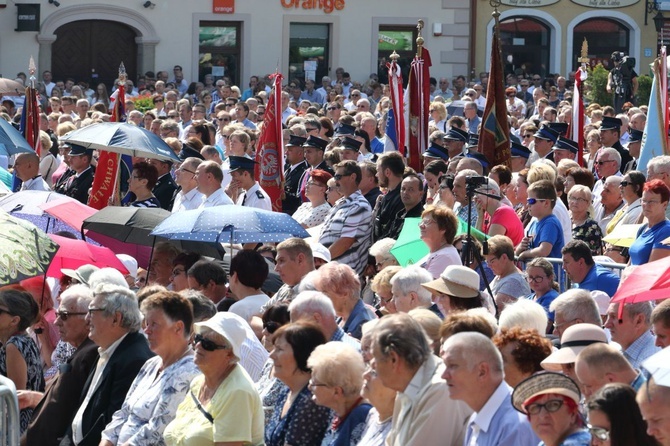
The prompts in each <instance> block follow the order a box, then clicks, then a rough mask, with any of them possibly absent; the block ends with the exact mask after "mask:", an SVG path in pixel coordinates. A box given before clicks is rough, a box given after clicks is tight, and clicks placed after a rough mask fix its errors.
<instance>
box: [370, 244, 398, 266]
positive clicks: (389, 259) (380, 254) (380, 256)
mask: <svg viewBox="0 0 670 446" xmlns="http://www.w3.org/2000/svg"><path fill="white" fill-rule="evenodd" d="M395 242H396V241H395V240H394V239H392V238H388V237H387V238H383V239H381V240H377V241H376V242H375V243H374V244H373V245H372V246H370V255H371V256H373V257H374V258H375V268H376V270H377V272H379V271H381V270H383V269H384V268H386V267H387V266H393V265H397V264H398V260H397V259H396V258H395V257H394V256H393V254H391V249H392V248H393V245H395Z"/></svg>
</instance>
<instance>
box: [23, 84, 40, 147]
mask: <svg viewBox="0 0 670 446" xmlns="http://www.w3.org/2000/svg"><path fill="white" fill-rule="evenodd" d="M19 128H20V131H21V134H22V135H23V137H24V138H25V139H26V141H28V144H30V147H32V148H33V149H35V153H37V156H40V157H41V155H42V144H41V143H40V107H39V105H38V103H37V90H35V89H34V88H32V87H27V88H26V97H25V101H24V104H23V111H22V112H21V124H20V125H19Z"/></svg>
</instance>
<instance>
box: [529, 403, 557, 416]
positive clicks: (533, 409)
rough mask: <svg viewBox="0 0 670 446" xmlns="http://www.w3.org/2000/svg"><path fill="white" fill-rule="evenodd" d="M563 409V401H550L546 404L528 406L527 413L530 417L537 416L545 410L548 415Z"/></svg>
mask: <svg viewBox="0 0 670 446" xmlns="http://www.w3.org/2000/svg"><path fill="white" fill-rule="evenodd" d="M561 407H563V400H549V401H547V402H546V403H544V404H540V403H533V404H529V405H527V406H526V412H528V414H530V415H537V414H539V413H540V411H541V410H542V408H544V409H545V410H546V411H547V412H548V413H554V412H556V411H558V410H559V409H560V408H561Z"/></svg>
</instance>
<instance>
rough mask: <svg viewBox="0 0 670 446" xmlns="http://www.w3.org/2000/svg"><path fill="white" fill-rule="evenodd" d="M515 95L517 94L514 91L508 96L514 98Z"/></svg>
mask: <svg viewBox="0 0 670 446" xmlns="http://www.w3.org/2000/svg"><path fill="white" fill-rule="evenodd" d="M514 96H516V95H515V94H514V93H510V94H508V95H507V97H508V98H513V97H514Z"/></svg>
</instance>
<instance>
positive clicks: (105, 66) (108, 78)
mask: <svg viewBox="0 0 670 446" xmlns="http://www.w3.org/2000/svg"><path fill="white" fill-rule="evenodd" d="M136 37H137V34H136V33H135V31H134V30H133V29H132V28H130V27H128V26H126V25H124V24H122V23H118V22H110V21H106V20H83V21H78V22H71V23H68V24H67V25H63V26H61V27H60V28H58V29H57V30H56V41H55V42H54V43H53V45H52V49H51V71H52V73H53V77H54V79H55V80H56V79H57V80H65V79H66V78H68V77H71V78H73V79H74V80H75V81H77V82H78V81H86V82H88V83H89V84H90V85H91V88H95V85H96V84H98V83H101V82H102V83H104V84H106V85H107V88H108V89H110V87H111V86H112V84H113V83H114V79H116V78H117V77H118V74H119V65H120V64H121V62H123V64H124V65H125V67H126V73H127V74H128V79H131V80H135V79H137V44H136V43H135V38H136ZM110 91H111V90H110Z"/></svg>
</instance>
